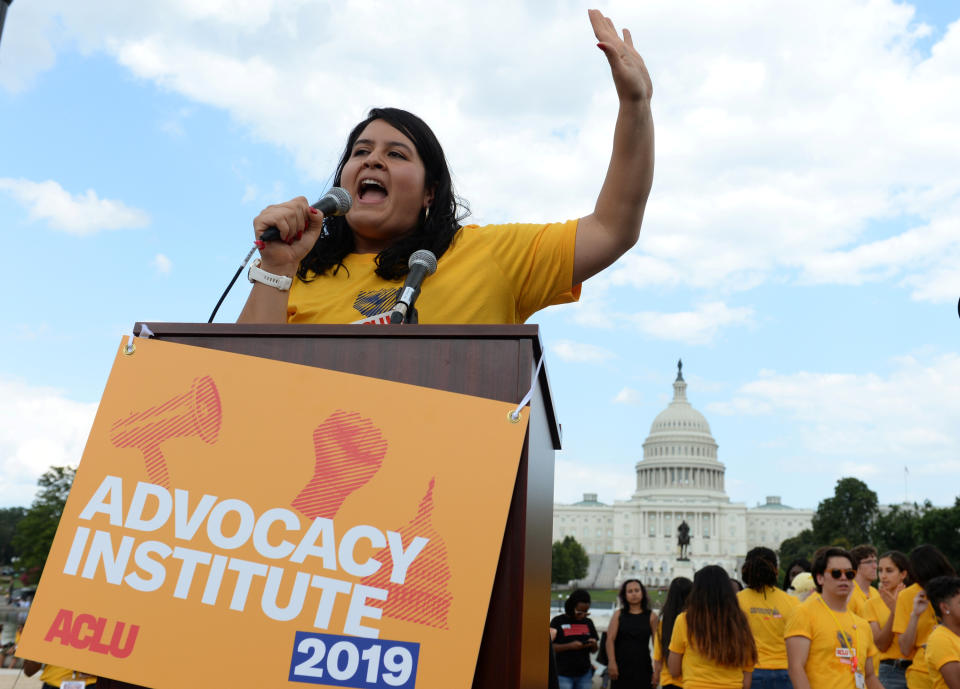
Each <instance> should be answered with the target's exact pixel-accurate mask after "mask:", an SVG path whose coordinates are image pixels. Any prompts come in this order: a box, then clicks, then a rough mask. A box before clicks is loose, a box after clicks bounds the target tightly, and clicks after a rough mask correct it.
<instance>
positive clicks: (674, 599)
mask: <svg viewBox="0 0 960 689" xmlns="http://www.w3.org/2000/svg"><path fill="white" fill-rule="evenodd" d="M691 588H693V582H692V581H690V580H689V579H687V578H686V577H676V578H675V579H674V580H673V581H671V582H670V588H669V589H667V598H666V600H665V601H664V603H663V608H662V609H661V610H660V621H659V623H658V624H657V633H656V634H654V635H653V685H654V686H656V683H657V681H658V680H659V682H660V686H661V688H662V689H681V687H682V686H683V680H682V678H681V677H680V676H679V675H678V676H676V677H674V676H673V675H671V674H670V668H668V667H667V655H669V652H670V651H669V647H670V635H671V634H673V624H674V622H676V620H677V616H678V615H680V613H682V612H683V611H684V609H685V608H686V607H687V598H688V597H689V596H690V589H691Z"/></svg>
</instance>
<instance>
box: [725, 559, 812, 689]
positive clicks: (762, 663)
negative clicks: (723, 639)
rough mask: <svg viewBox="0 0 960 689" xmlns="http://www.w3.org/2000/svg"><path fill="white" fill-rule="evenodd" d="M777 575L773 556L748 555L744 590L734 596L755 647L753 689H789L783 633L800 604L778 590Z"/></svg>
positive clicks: (743, 569)
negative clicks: (744, 616)
mask: <svg viewBox="0 0 960 689" xmlns="http://www.w3.org/2000/svg"><path fill="white" fill-rule="evenodd" d="M778 571H779V568H778V566H777V555H776V553H774V552H773V551H772V550H770V548H764V547H759V548H753V549H752V550H751V551H750V552H748V553H747V557H746V558H745V559H744V562H743V568H742V570H741V574H742V576H743V581H744V583H745V584H746V585H747V588H746V589H744V590H743V591H741V592H740V593H738V594H737V602H738V603H739V604H740V609H741V610H743V612H744V614H745V615H746V616H747V621H748V622H749V623H750V631H751V632H753V640H754V641H755V642H756V644H757V666H756V667H755V668H754V669H753V679H752V682H751V687H752V689H791V684H790V675H789V674H788V672H787V646H786V644H785V642H784V640H783V631H784V629H785V627H786V624H787V620H788V619H789V618H790V616H791V614H792V613H793V611H794V609H795V608H796V607H797V606H798V605H800V602H799V601H798V600H797V599H796V598H794V597H793V596H791V595H790V594H788V593H786V592H784V591H781V590H780V589H779V588H777V573H778Z"/></svg>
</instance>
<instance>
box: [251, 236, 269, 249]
mask: <svg viewBox="0 0 960 689" xmlns="http://www.w3.org/2000/svg"><path fill="white" fill-rule="evenodd" d="M254 244H256V246H257V248H258V249H260V250H262V249H263V247H265V246H266V245H267V243H266V242H265V241H263V240H262V239H258V240H257V241H255V242H254Z"/></svg>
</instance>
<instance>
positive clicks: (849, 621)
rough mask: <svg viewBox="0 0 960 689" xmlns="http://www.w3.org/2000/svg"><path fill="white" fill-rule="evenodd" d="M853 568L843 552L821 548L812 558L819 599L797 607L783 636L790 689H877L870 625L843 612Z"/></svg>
mask: <svg viewBox="0 0 960 689" xmlns="http://www.w3.org/2000/svg"><path fill="white" fill-rule="evenodd" d="M855 563H856V560H855V559H854V557H853V555H852V554H851V553H850V552H848V551H847V550H844V549H843V548H835V547H830V548H821V549H820V550H819V551H817V553H816V555H815V556H814V561H813V571H812V574H813V579H814V582H815V583H816V587H817V592H818V593H819V594H820V595H819V596H811V597H810V598H808V599H807V600H806V601H804V602H803V603H801V604H800V606H799V607H797V609H796V611H795V612H794V614H793V617H791V618H790V619H789V620H788V622H787V627H786V630H785V631H784V637H785V638H786V645H787V665H788V672H789V674H790V680H791V682H792V683H793V689H864V687H867V688H868V689H883V686H882V685H881V684H880V681H879V680H878V679H877V676H876V673H875V671H874V667H873V658H872V656H874V655H875V654H876V647H875V646H874V644H873V634H872V633H871V631H870V625H869V624H867V621H866V620H864V619H863V618H862V617H860V616H859V615H856V614H854V613H853V612H851V611H850V610H849V609H848V608H847V600H848V599H849V597H850V591H851V587H852V586H854V585H855V584H854V583H853V580H854V578H855V577H856V576H857V571H856V569H855V566H856V565H855Z"/></svg>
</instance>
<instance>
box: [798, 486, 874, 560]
mask: <svg viewBox="0 0 960 689" xmlns="http://www.w3.org/2000/svg"><path fill="white" fill-rule="evenodd" d="M878 515H879V504H878V502H877V494H876V493H874V492H873V491H872V490H870V488H869V487H868V486H867V484H866V483H864V482H863V481H861V480H860V479H856V478H849V477H848V478H842V479H840V480H839V481H837V486H836V488H835V489H834V494H833V497H832V498H827V499H826V500H823V501H821V502H820V504H819V505H818V506H817V512H816V514H814V515H813V535H814V537H815V538H816V540H817V542H818V543H819V544H820V545H842V546H844V547H848V548H849V547H852V546H855V545H858V544H860V543H869V542H870V540H871V538H872V537H873V531H874V525H875V524H876V521H877V516H878Z"/></svg>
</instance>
